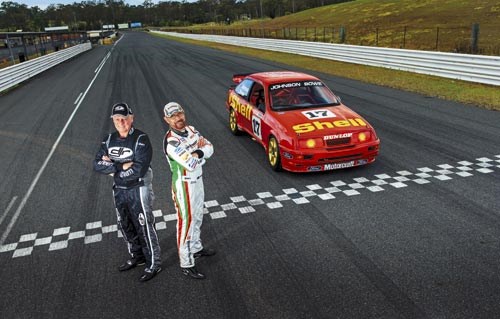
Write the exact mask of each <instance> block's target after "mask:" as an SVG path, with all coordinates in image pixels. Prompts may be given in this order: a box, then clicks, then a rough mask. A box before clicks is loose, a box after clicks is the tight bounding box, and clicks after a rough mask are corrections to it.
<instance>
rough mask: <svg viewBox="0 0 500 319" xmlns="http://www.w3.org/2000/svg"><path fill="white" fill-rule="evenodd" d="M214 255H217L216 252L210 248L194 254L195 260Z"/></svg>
mask: <svg viewBox="0 0 500 319" xmlns="http://www.w3.org/2000/svg"><path fill="white" fill-rule="evenodd" d="M213 255H215V250H213V249H210V248H203V249H202V250H200V251H199V252H197V253H194V254H193V256H194V258H200V257H209V256H213Z"/></svg>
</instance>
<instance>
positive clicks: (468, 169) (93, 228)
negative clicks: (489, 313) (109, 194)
mask: <svg viewBox="0 0 500 319" xmlns="http://www.w3.org/2000/svg"><path fill="white" fill-rule="evenodd" d="M436 167H437V168H429V167H421V168H417V170H416V172H410V171H398V172H396V173H395V174H393V175H394V176H391V175H389V174H378V175H375V176H374V177H375V178H373V179H368V178H365V177H359V178H354V179H353V180H352V182H349V183H348V182H344V181H341V180H337V181H333V182H330V184H329V185H327V186H321V185H318V184H313V185H307V186H306V188H307V189H306V190H303V191H299V190H297V189H295V188H286V189H283V193H282V194H279V195H273V194H271V193H270V192H261V193H257V194H256V196H257V197H256V198H254V199H247V198H245V197H244V196H235V197H230V198H229V199H230V202H228V203H224V204H220V203H219V202H218V201H217V200H211V201H207V202H205V208H204V210H205V214H207V215H208V216H210V217H211V219H214V220H215V219H220V218H225V217H227V213H228V212H229V211H239V212H240V213H241V214H248V213H253V212H255V211H256V207H257V208H258V206H266V207H267V208H269V209H277V208H281V207H283V204H282V203H283V202H286V201H290V202H293V203H295V204H297V205H301V204H307V203H310V201H311V200H316V199H317V198H319V199H321V200H332V199H335V198H337V197H339V196H355V195H360V194H361V193H360V191H361V190H366V191H369V192H381V191H385V190H387V189H392V188H403V187H408V186H409V185H413V184H428V183H432V182H436V181H447V180H451V179H453V178H456V177H457V176H458V177H462V178H465V177H470V176H474V174H478V173H481V174H490V173H493V172H494V171H495V169H499V168H500V155H495V156H494V158H493V159H491V158H487V157H481V158H477V159H476V161H475V162H469V161H460V162H457V164H456V165H449V164H441V165H437V166H436ZM153 214H154V216H155V217H156V220H157V221H158V220H159V219H160V220H161V221H160V222H157V223H156V229H157V230H162V229H166V228H167V222H170V221H175V220H176V214H165V215H164V214H163V213H162V211H161V210H155V211H153ZM117 229H118V228H117V225H116V224H115V225H109V226H103V225H102V222H101V221H96V222H91V223H87V224H86V225H85V229H84V230H78V231H71V227H62V228H57V229H54V231H53V232H52V235H50V236H46V237H39V236H38V233H31V234H25V235H22V236H20V237H19V240H18V241H17V242H15V243H11V244H5V245H2V246H0V253H8V252H12V258H17V257H23V256H29V255H31V254H32V252H33V249H34V248H35V247H38V246H47V247H48V250H49V251H53V250H61V249H65V248H68V244H69V242H70V241H73V240H77V239H82V240H83V243H84V244H85V245H89V244H92V243H96V242H100V241H102V240H103V237H104V236H105V235H106V234H114V235H115V236H118V237H122V236H121V233H120V232H119V231H117Z"/></svg>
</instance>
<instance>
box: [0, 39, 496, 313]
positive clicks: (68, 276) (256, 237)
mask: <svg viewBox="0 0 500 319" xmlns="http://www.w3.org/2000/svg"><path fill="white" fill-rule="evenodd" d="M355 67H356V66H354V65H353V68H355ZM282 69H293V70H298V69H296V68H290V67H287V66H285V65H280V64H276V63H271V62H268V61H264V60H259V59H256V58H249V57H245V56H239V55H237V54H232V53H226V52H222V51H217V50H213V49H209V48H205V47H201V46H194V45H188V44H182V43H179V42H175V41H170V40H165V39H162V38H158V37H155V36H152V35H149V34H147V33H138V32H137V33H135V32H134V33H132V32H131V33H126V34H125V36H124V37H123V38H122V39H121V40H120V41H119V42H118V43H117V44H116V45H115V46H100V47H97V48H95V49H93V50H91V51H89V52H86V53H83V54H82V55H80V56H78V57H76V58H74V59H72V60H70V61H68V62H65V63H63V64H61V65H58V66H57V67H54V68H52V69H51V70H49V71H47V72H44V73H43V74H41V75H39V76H37V77H36V78H34V79H32V80H31V81H29V82H27V83H24V84H22V85H20V86H19V87H17V88H15V89H13V90H11V91H10V92H8V93H5V94H3V95H2V96H0V145H1V148H2V151H1V152H0V161H1V163H2V165H1V166H0V176H1V179H0V236H1V245H0V263H1V265H2V271H1V274H0V282H1V287H2V297H1V298H0V317H1V318H227V319H234V318H401V319H408V318H453V319H456V318H495V317H498V314H499V313H500V303H499V300H500V200H499V198H500V196H499V195H500V187H499V181H500V147H499V145H500V144H499V141H498V138H499V136H500V124H499V123H500V113H499V112H496V111H489V110H484V109H481V108H477V107H475V106H472V105H461V104H457V103H453V102H449V101H443V100H440V99H438V98H433V97H425V96H421V95H417V94H412V93H407V92H403V91H398V90H393V89H388V88H383V87H378V86H375V85H368V84H364V83H360V82H357V81H352V80H348V79H344V78H338V77H333V76H329V75H326V74H321V73H315V72H309V71H307V70H299V71H305V72H309V73H312V74H314V75H316V76H318V77H320V78H321V79H322V80H323V81H324V82H325V83H326V84H327V85H328V86H329V87H330V88H332V89H333V90H334V91H335V92H336V93H337V94H339V95H340V97H341V98H342V100H343V102H344V103H345V104H346V105H348V106H349V107H351V108H352V109H354V110H355V111H356V112H358V113H360V114H361V115H362V116H363V117H365V118H366V119H367V120H368V121H369V122H370V123H371V124H372V125H373V126H374V127H375V128H376V130H377V133H378V135H379V137H380V139H381V152H380V156H379V157H378V159H377V161H376V162H375V163H373V164H372V165H368V166H364V167H358V168H354V169H345V170H339V171H332V172H327V173H319V174H292V173H287V172H282V173H275V172H273V171H272V170H271V169H270V167H269V166H268V164H267V162H266V158H265V153H264V150H263V148H262V147H261V146H260V145H258V144H257V143H256V142H254V141H252V139H251V138H249V137H248V136H241V137H234V136H232V135H231V134H230V131H229V129H228V127H227V122H228V114H227V111H226V109H225V107H224V100H225V95H226V90H227V88H228V87H229V85H231V84H232V83H231V77H232V75H233V74H234V73H248V72H255V71H269V70H282ZM118 101H125V102H127V103H128V104H129V105H130V106H131V107H132V108H133V110H134V112H135V114H136V115H135V124H136V127H138V128H139V129H141V130H143V131H145V132H147V133H148V135H149V137H150V139H151V141H152V144H153V148H154V157H153V163H152V166H153V171H154V181H153V187H154V190H155V194H156V201H155V204H154V208H155V215H156V222H157V228H158V234H159V239H160V244H161V249H162V259H163V271H162V272H161V273H160V274H159V275H158V276H157V277H155V278H154V279H153V280H152V281H150V282H147V283H140V282H139V281H138V278H139V276H140V274H141V272H142V269H141V268H136V269H133V270H131V271H128V272H125V273H120V272H118V270H117V266H118V265H119V264H120V263H121V262H123V261H124V260H125V259H126V258H127V254H126V248H125V245H124V243H123V239H122V238H119V237H118V235H117V231H116V226H115V225H116V217H115V213H114V207H113V204H112V197H111V185H112V180H111V178H110V177H109V176H104V175H98V174H97V173H94V172H93V170H92V160H93V158H94V155H95V153H96V152H97V150H98V147H99V143H100V141H101V139H102V138H103V137H104V136H105V135H106V134H107V133H108V132H110V131H111V130H112V129H113V126H112V122H111V120H110V118H109V113H110V107H111V105H112V104H113V103H115V102H118ZM169 101H177V102H179V103H181V104H182V105H184V106H185V109H186V115H187V119H188V121H189V122H190V123H191V124H192V125H194V126H195V127H196V128H198V129H199V130H200V131H201V132H202V133H203V134H204V135H205V136H206V137H207V138H208V139H209V140H210V141H211V142H212V143H213V144H214V148H215V154H214V156H213V157H212V159H210V160H209V161H208V163H207V165H206V166H205V167H204V183H205V192H206V198H205V200H206V202H205V206H206V208H207V209H206V215H205V220H204V225H203V228H202V239H203V240H204V245H205V246H207V247H211V248H214V249H216V250H217V255H216V256H214V257H210V258H206V259H205V260H201V261H199V263H198V266H199V268H200V270H202V271H203V272H205V273H206V275H207V279H206V280H204V281H195V280H191V279H189V278H186V277H184V276H182V274H181V273H180V271H179V267H178V257H177V250H176V246H175V244H176V240H175V215H174V209H173V205H172V201H171V198H170V182H171V179H170V174H169V168H168V164H167V162H166V159H165V157H164V155H163V153H162V140H163V135H164V134H165V131H166V129H167V127H166V125H165V124H164V123H163V120H162V118H161V116H162V107H163V105H164V104H165V103H167V102H169Z"/></svg>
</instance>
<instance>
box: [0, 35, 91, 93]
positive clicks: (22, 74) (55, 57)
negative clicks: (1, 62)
mask: <svg viewBox="0 0 500 319" xmlns="http://www.w3.org/2000/svg"><path fill="white" fill-rule="evenodd" d="M90 49H92V45H91V44H90V43H89V42H88V43H83V44H78V45H75V46H72V47H70V48H67V49H64V50H60V51H57V52H53V53H50V54H47V55H45V56H41V57H38V58H35V59H33V60H29V61H25V62H22V63H19V64H16V65H11V66H9V67H6V68H3V69H0V92H2V91H4V90H7V89H9V88H11V87H13V86H15V85H17V84H19V83H21V82H23V81H26V80H28V79H30V78H32V77H34V76H35V75H37V74H39V73H41V72H43V71H45V70H48V69H50V68H51V67H53V66H55V65H57V64H59V63H61V62H64V61H66V60H68V59H70V58H72V57H74V56H76V55H78V54H80V53H82V52H85V51H87V50H90Z"/></svg>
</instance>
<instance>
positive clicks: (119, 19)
mask: <svg viewBox="0 0 500 319" xmlns="http://www.w3.org/2000/svg"><path fill="white" fill-rule="evenodd" d="M347 1H351V0H199V1H197V2H187V1H185V0H183V1H162V2H159V3H158V4H155V3H153V2H152V1H151V0H145V1H144V2H143V3H142V4H141V5H129V4H127V3H125V2H124V1H122V0H94V1H82V2H74V3H72V4H67V5H65V4H53V5H50V6H48V7H47V8H45V9H41V8H39V7H37V6H34V7H28V6H27V5H25V4H20V3H17V2H12V1H6V2H2V3H1V6H0V31H4V32H5V31H16V30H23V31H43V30H44V28H45V27H50V26H63V25H65V26H68V27H69V29H70V30H81V31H83V30H95V29H101V27H102V25H107V24H118V23H130V22H141V23H142V25H144V26H158V27H163V26H188V25H192V24H201V23H208V22H215V23H231V22H232V21H235V20H242V19H256V18H263V17H268V18H276V17H280V16H284V15H287V14H292V13H296V12H299V11H303V10H307V9H311V8H315V7H320V6H324V5H329V4H334V3H340V2H347Z"/></svg>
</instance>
